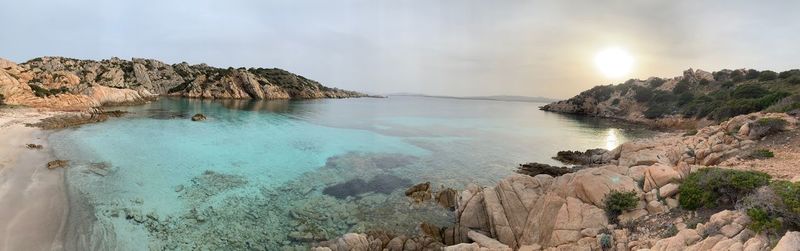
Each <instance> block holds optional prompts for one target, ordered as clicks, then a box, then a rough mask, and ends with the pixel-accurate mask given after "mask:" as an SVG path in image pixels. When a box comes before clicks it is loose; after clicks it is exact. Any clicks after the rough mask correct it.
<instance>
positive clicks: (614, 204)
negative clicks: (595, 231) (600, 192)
mask: <svg viewBox="0 0 800 251" xmlns="http://www.w3.org/2000/svg"><path fill="white" fill-rule="evenodd" d="M638 203H639V197H638V196H636V192H634V191H630V192H622V191H617V190H611V192H609V193H608V195H606V197H605V199H603V204H605V209H606V215H608V220H609V221H611V222H617V216H619V215H620V214H622V212H623V211H625V210H630V209H633V208H634V207H636V204H638Z"/></svg>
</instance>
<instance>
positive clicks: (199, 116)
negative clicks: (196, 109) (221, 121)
mask: <svg viewBox="0 0 800 251" xmlns="http://www.w3.org/2000/svg"><path fill="white" fill-rule="evenodd" d="M203 120H206V115H203V114H202V113H198V114H195V115H194V116H192V121H203Z"/></svg>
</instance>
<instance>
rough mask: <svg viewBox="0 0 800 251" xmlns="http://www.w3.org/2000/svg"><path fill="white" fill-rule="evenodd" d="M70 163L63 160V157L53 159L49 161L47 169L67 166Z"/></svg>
mask: <svg viewBox="0 0 800 251" xmlns="http://www.w3.org/2000/svg"><path fill="white" fill-rule="evenodd" d="M68 164H69V162H68V161H66V160H61V159H59V160H53V161H50V162H47V169H50V170H52V169H56V168H62V167H67V165H68Z"/></svg>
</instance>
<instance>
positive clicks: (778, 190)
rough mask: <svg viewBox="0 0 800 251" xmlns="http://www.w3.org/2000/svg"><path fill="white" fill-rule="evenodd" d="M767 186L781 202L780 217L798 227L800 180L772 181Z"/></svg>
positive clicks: (799, 221)
mask: <svg viewBox="0 0 800 251" xmlns="http://www.w3.org/2000/svg"><path fill="white" fill-rule="evenodd" d="M769 187H770V189H772V191H773V192H774V193H775V195H776V196H777V197H778V200H780V202H781V203H780V205H779V207H778V208H779V210H778V211H779V212H778V213H779V214H780V217H782V218H783V219H784V221H785V222H786V223H787V224H789V225H790V226H792V227H794V228H798V227H800V182H789V181H773V182H772V184H770V186H769Z"/></svg>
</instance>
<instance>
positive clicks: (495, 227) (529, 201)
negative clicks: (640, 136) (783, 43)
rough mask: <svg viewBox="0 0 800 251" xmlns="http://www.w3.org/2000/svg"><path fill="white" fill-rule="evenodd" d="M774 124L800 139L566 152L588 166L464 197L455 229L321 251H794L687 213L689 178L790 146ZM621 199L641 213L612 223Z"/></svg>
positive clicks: (627, 213) (744, 220)
mask: <svg viewBox="0 0 800 251" xmlns="http://www.w3.org/2000/svg"><path fill="white" fill-rule="evenodd" d="M766 121H784V122H785V123H780V124H781V125H783V126H785V127H782V128H781V129H780V130H779V131H781V132H784V133H794V132H795V131H797V130H798V129H797V128H798V119H797V118H796V117H793V116H791V115H787V114H784V113H754V114H748V115H740V116H737V117H734V118H731V119H730V120H727V121H725V122H723V123H721V124H719V125H714V126H708V127H705V128H701V129H699V130H697V132H696V133H695V134H679V133H668V134H665V135H663V136H660V137H657V138H652V139H647V140H641V141H634V142H628V143H624V144H622V145H621V146H619V147H617V148H616V149H614V150H611V151H605V152H603V151H597V150H589V151H586V152H562V153H559V155H558V156H559V157H560V158H562V159H564V160H565V161H567V162H576V161H577V160H580V161H577V162H580V163H586V164H587V166H584V167H583V168H581V169H580V170H575V171H573V170H569V171H565V170H564V169H565V167H562V168H559V167H552V166H548V165H536V164H526V165H521V167H520V173H521V174H517V175H512V176H509V177H507V178H505V179H503V180H501V181H500V182H498V184H497V185H496V186H494V187H479V186H470V187H468V188H467V189H466V190H464V191H462V192H460V193H459V196H458V202H457V206H456V208H455V212H456V220H455V221H454V222H453V224H452V225H451V226H446V227H441V228H440V227H435V226H430V225H429V224H426V223H422V224H421V225H420V228H419V230H420V234H419V236H416V237H405V236H398V237H395V238H392V239H387V238H385V236H381V235H375V234H372V233H364V234H358V233H351V234H347V235H344V236H342V237H341V238H338V239H336V240H332V241H327V242H321V243H319V244H318V245H317V247H315V248H314V249H313V250H320V251H323V250H436V249H443V250H796V248H797V247H798V245H800V242H798V236H800V232H792V231H789V232H786V234H785V235H784V236H783V237H782V238H777V239H776V238H774V237H770V236H768V235H767V234H765V233H764V232H761V233H758V232H755V231H753V230H751V228H750V227H748V226H752V225H751V223H752V222H753V219H751V217H750V216H749V214H745V212H744V211H742V210H733V209H731V210H728V209H724V208H719V209H716V210H711V211H709V210H698V211H691V210H686V209H683V208H682V207H681V206H680V205H679V198H680V196H681V192H680V190H679V187H680V186H681V184H682V183H683V182H684V181H685V180H686V179H687V177H689V176H690V174H693V173H695V172H697V171H698V170H701V169H705V168H708V167H711V166H716V165H718V164H720V163H722V162H724V161H730V160H733V159H738V160H740V161H741V160H742V159H746V157H747V156H748V155H749V154H751V153H752V151H753V150H754V148H755V147H756V146H757V145H759V144H760V143H759V142H763V141H769V140H770V138H776V137H784V134H782V133H778V132H777V131H776V130H773V129H771V128H770V127H769V126H768V125H767V124H766V123H765V122H766ZM776 133H777V134H776ZM759 146H760V147H763V145H759ZM777 146H780V145H777ZM777 146H773V147H777ZM791 147H794V148H797V146H791ZM593 153H598V155H597V156H594V155H593ZM587 156H588V157H587ZM783 164H784V165H788V166H793V165H794V164H796V163H791V162H789V163H783ZM734 169H736V168H734ZM526 173H527V174H531V175H525V174H526ZM778 178H780V177H778ZM794 179H795V180H796V179H798V177H795V178H794ZM614 191H632V192H633V195H632V196H633V198H635V204H634V206H633V207H632V208H630V209H626V210H623V211H622V212H621V214H619V215H618V216H615V217H613V218H612V217H611V216H610V215H608V214H607V210H606V209H607V208H606V197H607V196H608V195H609V194H610V193H612V192H614ZM653 226H663V227H661V228H659V227H656V228H653ZM443 236H446V237H443ZM779 237H780V236H779Z"/></svg>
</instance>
